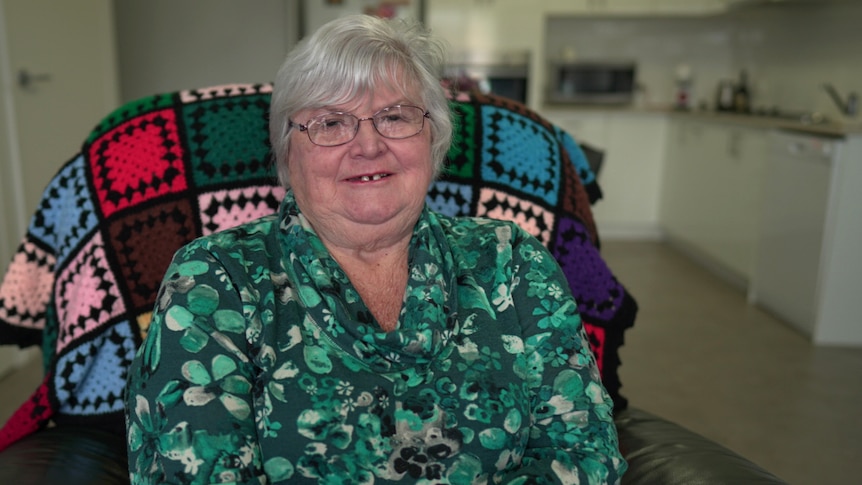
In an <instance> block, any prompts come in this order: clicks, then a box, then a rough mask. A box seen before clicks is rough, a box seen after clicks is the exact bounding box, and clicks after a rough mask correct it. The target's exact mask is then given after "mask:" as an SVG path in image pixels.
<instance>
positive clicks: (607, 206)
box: [544, 110, 667, 238]
mask: <svg viewBox="0 0 862 485" xmlns="http://www.w3.org/2000/svg"><path fill="white" fill-rule="evenodd" d="M544 114H545V116H546V117H547V118H548V119H549V120H550V121H552V122H553V123H555V124H557V126H559V127H560V128H562V129H564V130H566V132H568V133H569V134H571V135H572V136H573V137H574V138H575V140H577V141H578V142H579V143H586V144H589V145H591V146H593V147H595V148H597V149H599V150H602V151H604V153H605V158H604V163H603V164H602V168H601V170H600V172H599V174H598V181H599V185H600V186H601V188H602V192H603V194H604V197H603V198H602V200H600V201H598V202H597V203H596V205H595V206H594V207H593V215H594V216H595V220H596V224H597V225H598V226H599V233H600V234H602V236H603V237H606V238H657V237H658V236H659V230H658V228H659V218H658V213H659V193H660V192H661V182H662V180H661V174H662V171H663V168H662V166H663V161H664V147H665V145H664V140H665V138H666V136H665V130H666V126H667V120H666V119H665V117H664V116H663V115H658V114H652V113H635V112H621V113H613V112H608V111H585V112H577V111H575V110H569V111H552V112H546V113H544Z"/></svg>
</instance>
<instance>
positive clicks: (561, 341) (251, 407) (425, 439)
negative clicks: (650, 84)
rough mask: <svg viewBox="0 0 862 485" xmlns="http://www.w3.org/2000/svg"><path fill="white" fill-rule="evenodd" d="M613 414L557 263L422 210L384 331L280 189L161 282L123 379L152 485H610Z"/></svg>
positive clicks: (540, 251)
mask: <svg viewBox="0 0 862 485" xmlns="http://www.w3.org/2000/svg"><path fill="white" fill-rule="evenodd" d="M611 408H612V404H611V400H610V398H609V397H608V395H607V392H606V391H605V389H604V388H603V387H602V384H601V382H600V380H599V375H598V370H597V367H596V363H595V359H594V357H593V355H592V354H591V352H590V350H589V346H588V344H587V340H586V336H585V334H584V331H583V327H582V325H581V321H580V317H579V316H578V312H577V307H576V304H575V301H574V299H573V298H572V295H571V293H570V291H569V288H568V286H567V284H566V280H565V278H564V276H563V274H562V272H561V271H560V269H559V267H558V266H557V263H556V261H555V260H554V258H553V257H552V256H551V254H550V253H548V251H547V250H546V249H545V247H544V246H543V245H542V244H541V243H540V242H539V241H537V240H536V239H534V238H533V237H531V236H530V235H528V234H527V233H525V232H524V231H522V230H521V229H520V228H518V226H516V225H515V224H512V223H508V222H500V221H491V220H484V219H472V218H449V217H444V216H441V215H439V214H436V213H434V212H432V211H430V210H428V209H426V210H425V211H424V212H423V214H422V216H421V218H420V220H419V222H418V223H417V225H416V228H415V229H414V234H413V238H412V240H411V244H410V254H409V281H408V284H407V288H406V290H405V293H404V299H403V305H402V312H401V316H400V319H399V327H398V328H397V329H396V330H394V331H392V332H383V331H382V330H380V327H379V326H378V325H377V323H376V321H375V320H374V317H373V316H372V315H371V313H370V312H369V310H368V308H367V307H366V306H365V304H364V303H363V302H362V300H361V298H360V297H359V294H358V293H357V291H356V289H355V288H354V286H353V285H352V284H351V283H350V281H349V280H348V278H347V277H346V275H345V274H344V272H343V271H342V270H341V268H340V267H339V266H338V263H337V262H335V260H334V259H333V258H332V257H331V256H329V254H328V253H327V251H326V249H325V247H324V246H323V244H322V243H321V241H320V239H319V238H318V237H317V236H316V235H315V233H314V231H313V230H312V229H311V227H310V226H309V224H308V223H307V221H306V220H305V219H304V217H303V216H302V215H301V213H300V211H299V210H298V208H297V206H296V203H295V201H294V199H293V196H292V193H290V192H288V194H287V196H286V197H285V200H284V202H283V204H282V207H281V209H280V211H279V213H278V214H276V215H273V216H270V217H266V218H263V219H260V220H257V221H255V222H252V223H249V224H245V225H242V226H239V227H237V228H235V229H231V230H227V231H224V232H220V233H217V234H213V235H211V236H207V237H204V238H201V239H198V240H196V241H194V242H192V243H191V244H189V245H187V246H186V247H184V248H183V249H181V250H180V251H178V252H177V254H176V256H175V258H174V261H173V262H172V263H171V266H170V268H169V269H168V271H167V274H166V276H165V279H164V282H163V284H162V288H161V290H160V294H159V297H158V301H157V303H156V308H155V311H154V314H153V319H152V323H151V325H150V328H149V333H148V336H147V338H146V340H145V341H144V343H143V345H142V346H141V348H140V349H139V351H138V355H137V358H136V359H135V362H134V364H133V365H132V367H131V369H130V371H129V376H128V387H127V393H126V409H127V426H128V446H129V459H130V463H129V466H130V473H131V478H132V482H133V483H135V484H149V483H202V484H203V483H255V484H257V483H321V484H324V483H325V484H342V483H366V484H371V483H390V482H402V483H426V484H431V483H434V484H437V483H444V484H445V483H451V484H468V483H517V484H527V483H536V484H544V483H566V484H595V483H616V482H619V478H620V475H621V474H622V473H623V471H624V470H625V468H626V464H625V461H624V460H623V459H622V457H621V455H620V453H619V450H618V445H617V436H616V429H615V428H614V424H613V419H612V417H611Z"/></svg>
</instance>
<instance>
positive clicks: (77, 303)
mask: <svg viewBox="0 0 862 485" xmlns="http://www.w3.org/2000/svg"><path fill="white" fill-rule="evenodd" d="M56 298H57V318H58V319H59V321H60V329H59V334H58V335H57V353H58V354H59V353H61V352H62V350H63V349H64V348H65V347H66V346H67V345H69V343H70V342H72V341H73V340H74V339H76V338H78V337H80V336H81V335H84V334H86V333H88V332H91V331H92V330H94V329H97V328H99V327H101V326H102V325H105V324H106V323H107V322H108V320H110V319H111V318H113V317H116V316H118V315H121V314H123V312H125V311H126V310H125V304H124V303H123V299H122V297H121V296H120V292H119V289H118V287H117V281H116V278H115V277H114V274H113V273H112V272H111V270H110V268H109V266H108V262H107V258H106V257H105V248H104V245H103V243H102V235H101V234H100V233H96V235H95V236H94V237H93V239H92V240H91V241H90V242H89V243H87V245H86V246H85V247H83V248H82V249H81V251H80V252H79V253H78V254H77V255H76V256H75V259H74V260H72V261H70V262H69V265H68V266H67V267H66V268H65V269H64V270H63V272H62V273H61V274H60V275H59V277H58V279H57V292H56Z"/></svg>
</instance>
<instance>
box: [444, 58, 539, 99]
mask: <svg viewBox="0 0 862 485" xmlns="http://www.w3.org/2000/svg"><path fill="white" fill-rule="evenodd" d="M528 73H529V69H528V64H527V63H526V62H523V63H502V62H501V63H488V64H484V63H469V64H468V63H464V64H450V65H448V66H446V70H445V72H444V76H443V79H444V81H445V82H446V84H448V85H450V86H453V87H455V88H456V89H458V90H461V91H467V90H471V89H477V90H479V91H480V92H483V93H493V94H497V95H500V96H504V97H506V98H509V99H513V100H515V101H518V102H520V103H524V104H526V103H527V90H528V87H529V86H528V80H529V75H528Z"/></svg>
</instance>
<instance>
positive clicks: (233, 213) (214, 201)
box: [198, 185, 284, 235]
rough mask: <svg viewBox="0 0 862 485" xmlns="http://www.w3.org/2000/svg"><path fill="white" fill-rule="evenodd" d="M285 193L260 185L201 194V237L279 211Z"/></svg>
mask: <svg viewBox="0 0 862 485" xmlns="http://www.w3.org/2000/svg"><path fill="white" fill-rule="evenodd" d="M283 197H284V189H283V188H282V187H279V186H270V185H261V186H257V187H246V188H242V189H234V190H220V191H217V192H208V193H205V194H201V196H200V198H199V200H198V205H199V206H200V208H201V212H200V217H201V228H202V230H203V231H202V232H203V234H204V235H206V234H212V233H213V232H218V231H221V230H224V229H228V228H231V227H234V226H238V225H240V224H243V223H245V222H249V221H252V220H254V219H257V218H259V217H263V216H266V215H269V214H272V213H273V212H275V211H276V210H277V209H278V205H279V203H280V202H281V199H282V198H283Z"/></svg>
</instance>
